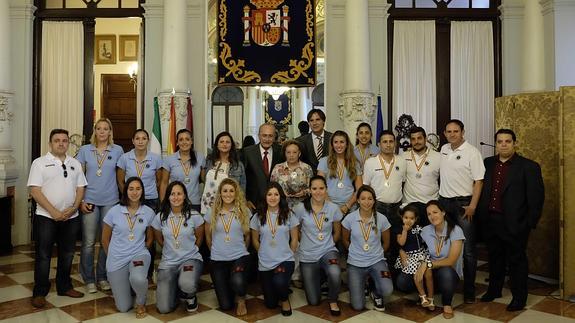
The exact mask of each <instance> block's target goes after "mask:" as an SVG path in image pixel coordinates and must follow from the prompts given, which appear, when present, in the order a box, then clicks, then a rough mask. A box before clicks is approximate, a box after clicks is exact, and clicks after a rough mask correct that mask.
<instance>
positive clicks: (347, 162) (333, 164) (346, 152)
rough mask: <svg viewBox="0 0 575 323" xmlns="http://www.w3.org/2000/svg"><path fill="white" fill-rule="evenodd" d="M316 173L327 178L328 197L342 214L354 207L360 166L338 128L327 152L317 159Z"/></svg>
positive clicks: (349, 143) (359, 177)
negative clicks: (324, 155)
mask: <svg viewBox="0 0 575 323" xmlns="http://www.w3.org/2000/svg"><path fill="white" fill-rule="evenodd" d="M317 174H318V175H321V176H323V177H325V179H326V180H327V192H328V195H329V198H330V200H331V201H332V202H334V203H335V204H337V205H338V206H339V209H340V210H341V213H343V214H344V216H345V214H347V213H348V212H349V211H350V210H353V209H354V208H355V207H354V206H355V194H354V192H355V190H356V188H357V187H359V186H360V185H361V183H362V179H361V167H360V165H359V163H358V162H357V159H356V158H355V155H354V154H353V146H352V145H351V142H349V136H348V135H347V133H346V132H345V131H341V130H338V131H336V132H334V133H333V135H332V136H331V142H330V146H329V154H328V155H327V156H326V157H323V158H322V159H320V160H319V164H318V166H317Z"/></svg>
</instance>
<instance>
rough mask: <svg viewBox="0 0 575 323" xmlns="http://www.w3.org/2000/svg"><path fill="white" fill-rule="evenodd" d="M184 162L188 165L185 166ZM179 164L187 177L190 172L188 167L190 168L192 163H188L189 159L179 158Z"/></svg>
mask: <svg viewBox="0 0 575 323" xmlns="http://www.w3.org/2000/svg"><path fill="white" fill-rule="evenodd" d="M185 164H188V166H187V167H186V165H185ZM180 165H182V170H183V171H184V175H186V177H188V175H189V174H190V169H191V168H192V164H191V163H190V160H189V159H188V160H186V161H183V160H181V159H180Z"/></svg>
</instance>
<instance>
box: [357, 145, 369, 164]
mask: <svg viewBox="0 0 575 323" xmlns="http://www.w3.org/2000/svg"><path fill="white" fill-rule="evenodd" d="M357 150H359V157H360V158H359V159H360V162H361V166H363V165H364V164H365V161H366V160H367V157H368V156H369V153H368V150H369V146H368V147H365V149H363V150H362V149H361V145H357Z"/></svg>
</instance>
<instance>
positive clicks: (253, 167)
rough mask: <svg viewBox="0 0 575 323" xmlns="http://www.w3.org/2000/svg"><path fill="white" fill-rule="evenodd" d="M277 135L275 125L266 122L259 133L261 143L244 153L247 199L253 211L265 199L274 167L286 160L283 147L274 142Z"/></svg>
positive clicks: (245, 150)
mask: <svg viewBox="0 0 575 323" xmlns="http://www.w3.org/2000/svg"><path fill="white" fill-rule="evenodd" d="M275 137H276V129H275V127H274V125H273V124H269V123H264V124H262V125H261V126H260V129H259V133H258V138H259V140H260V142H259V144H257V145H252V146H249V147H246V148H245V149H244V150H243V153H242V162H243V164H244V167H245V169H246V199H247V201H248V206H249V208H250V209H251V210H252V211H253V210H254V209H255V208H256V207H257V205H258V203H259V202H261V201H263V200H264V192H265V189H266V187H267V185H268V183H269V181H270V174H271V172H272V169H273V168H274V166H275V165H276V164H279V163H281V162H283V161H284V156H283V155H282V153H281V148H280V147H279V146H278V145H275V144H274V141H275Z"/></svg>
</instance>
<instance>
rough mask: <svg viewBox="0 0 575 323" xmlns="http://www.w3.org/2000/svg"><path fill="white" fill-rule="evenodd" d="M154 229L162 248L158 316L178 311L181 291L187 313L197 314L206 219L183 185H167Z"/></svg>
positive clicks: (153, 225)
mask: <svg viewBox="0 0 575 323" xmlns="http://www.w3.org/2000/svg"><path fill="white" fill-rule="evenodd" d="M152 227H153V228H154V236H155V238H156V240H157V241H158V242H159V244H160V245H161V246H163V248H162V260H161V261H160V265H159V266H158V274H157V277H158V279H157V280H158V281H157V285H158V287H157V289H156V307H157V308H158V312H160V313H162V314H165V313H169V312H172V311H173V310H175V309H176V307H177V306H178V300H177V295H178V290H179V291H181V295H182V299H183V300H185V302H186V310H187V311H188V312H194V311H196V310H197V309H198V300H197V298H196V292H197V290H198V281H199V280H200V276H201V275H202V269H203V267H204V265H203V259H202V255H200V251H199V246H200V245H201V244H202V241H203V240H204V219H203V218H202V216H201V215H200V213H199V212H198V211H196V210H194V209H192V204H191V202H190V199H189V198H188V192H187V191H186V186H185V185H184V183H182V182H179V181H175V182H172V183H170V185H168V188H167V189H166V195H165V196H164V199H163V201H162V205H161V210H160V213H158V215H157V216H156V217H155V218H154V221H153V222H152Z"/></svg>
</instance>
